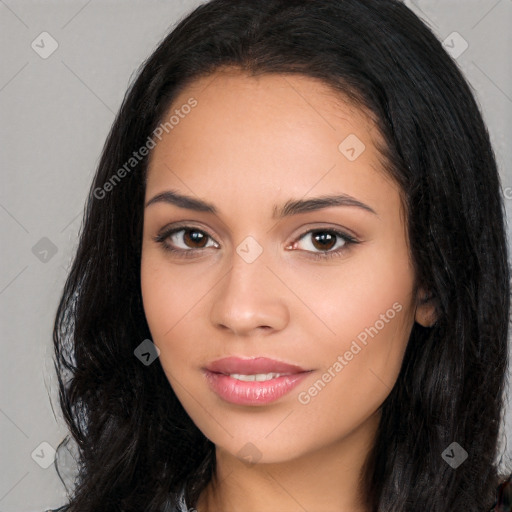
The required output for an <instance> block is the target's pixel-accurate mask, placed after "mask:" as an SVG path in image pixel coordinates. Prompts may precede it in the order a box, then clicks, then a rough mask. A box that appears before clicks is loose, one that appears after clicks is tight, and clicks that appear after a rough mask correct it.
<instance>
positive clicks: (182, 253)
mask: <svg viewBox="0 0 512 512" xmlns="http://www.w3.org/2000/svg"><path fill="white" fill-rule="evenodd" d="M180 231H195V232H199V233H202V234H203V235H206V236H207V237H208V238H210V239H211V240H213V237H211V236H210V235H209V234H208V233H206V232H205V231H203V230H202V229H198V228H194V227H193V226H180V227H177V228H172V229H170V230H167V231H164V232H163V233H160V234H158V235H156V236H155V237H153V240H154V241H155V242H157V243H159V244H161V246H162V248H163V249H164V250H165V251H167V252H170V253H173V254H174V255H176V256H177V257H179V258H193V257H194V256H195V254H196V252H200V251H202V250H203V249H207V247H205V248H203V249H188V250H187V249H174V248H173V247H171V246H170V245H169V244H168V242H167V239H168V238H169V237H171V236H172V235H174V234H176V233H179V232H180ZM310 233H329V234H334V235H336V236H337V237H339V238H341V239H342V240H343V241H344V242H345V243H344V244H343V246H341V247H340V248H338V249H336V250H335V251H323V252H317V253H315V252H312V251H305V252H307V253H310V255H311V257H312V258H313V259H317V260H327V259H330V258H335V257H339V256H342V254H343V253H344V252H345V251H346V250H347V249H349V247H350V245H353V244H354V245H355V244H359V243H360V241H359V240H357V239H356V238H354V237H353V236H350V235H348V234H347V233H344V232H342V231H338V230H337V229H328V228H325V229H322V228H316V229H310V230H309V231H305V232H304V233H302V234H301V235H300V236H299V237H298V238H297V239H296V241H294V242H293V243H292V246H293V245H294V244H295V243H296V242H298V241H300V240H302V239H303V238H304V237H305V236H306V235H308V234H310Z"/></svg>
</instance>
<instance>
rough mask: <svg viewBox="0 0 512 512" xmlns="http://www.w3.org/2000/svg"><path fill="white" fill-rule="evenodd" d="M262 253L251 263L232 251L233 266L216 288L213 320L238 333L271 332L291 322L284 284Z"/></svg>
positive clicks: (219, 327) (212, 312)
mask: <svg viewBox="0 0 512 512" xmlns="http://www.w3.org/2000/svg"><path fill="white" fill-rule="evenodd" d="M264 254H265V253H263V254H261V255H260V256H259V257H258V258H257V259H256V260H254V261H252V262H248V261H246V260H245V259H244V258H242V257H241V256H240V255H239V254H238V253H237V252H233V257H232V267H231V269H230V271H229V272H228V273H227V274H226V275H225V276H224V277H223V278H222V280H221V282H220V283H219V284H218V285H217V286H216V287H215V290H216V294H215V295H214V296H213V303H212V309H211V321H212V324H213V325H214V326H215V328H217V329H221V330H225V331H226V330H229V331H230V332H231V333H232V334H235V335H237V336H250V335H254V334H270V333H272V332H274V331H279V330H281V329H284V328H285V326H286V325H287V324H288V322H289V308H288V306H287V303H286V300H287V299H286V293H285V287H284V286H283V284H282V283H281V282H280V281H279V279H278V278H277V277H276V275H275V274H276V271H275V269H272V270H271V269H270V268H269V266H268V261H266V258H265V257H264Z"/></svg>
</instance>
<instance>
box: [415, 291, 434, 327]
mask: <svg viewBox="0 0 512 512" xmlns="http://www.w3.org/2000/svg"><path fill="white" fill-rule="evenodd" d="M414 319H415V321H416V322H418V323H419V324H420V325H422V326H423V327H432V326H433V325H434V324H435V323H436V321H437V313H436V305H435V299H434V298H433V297H432V295H431V294H428V293H427V292H426V291H425V290H424V289H423V288H420V290H419V292H418V301H417V304H416V313H415V317H414Z"/></svg>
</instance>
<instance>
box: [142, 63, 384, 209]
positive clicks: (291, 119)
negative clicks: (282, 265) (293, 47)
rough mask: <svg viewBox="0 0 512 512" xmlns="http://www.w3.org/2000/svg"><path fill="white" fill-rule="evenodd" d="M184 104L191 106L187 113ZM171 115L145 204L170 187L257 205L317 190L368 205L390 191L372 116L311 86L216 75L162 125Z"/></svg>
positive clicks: (193, 89)
mask: <svg viewBox="0 0 512 512" xmlns="http://www.w3.org/2000/svg"><path fill="white" fill-rule="evenodd" d="M191 98H192V99H193V100H194V101H195V102H196V105H195V106H194V107H193V108H192V109H190V108H184V107H183V106H184V105H187V104H190V100H191ZM172 115H174V118H175V123H173V125H172V129H169V130H168V132H167V131H165V132H164V133H163V136H162V137H161V140H160V141H157V144H156V147H155V148H154V149H153V151H152V154H151V160H150V164H149V169H148V182H147V195H150V194H151V193H155V192H159V191H160V190H161V189H162V188H164V187H166V186H168V187H171V186H172V187H173V188H178V189H181V190H182V191H183V192H185V193H187V191H186V189H187V188H189V189H191V190H189V191H188V192H190V191H192V192H193V193H195V194H196V195H200V196H203V197H204V196H208V195H213V194H215V193H216V191H218V194H217V195H218V196H219V197H222V193H223V191H226V190H228V189H229V190H230V191H232V190H233V187H235V188H236V190H237V193H238V195H239V198H240V199H241V200H242V199H245V200H246V201H251V200H252V201H254V200H255V199H256V198H257V196H267V195H268V194H275V192H276V191H280V190H285V189H286V191H287V192H288V194H287V195H288V196H290V195H292V196H297V197H302V196H304V195H305V194H307V193H308V191H313V189H315V191H317V192H321V193H325V192H326V191H332V192H346V193H349V194H351V193H352V195H354V192H357V193H358V194H359V195H361V193H363V195H366V196H367V199H368V200H369V201H370V200H371V196H372V189H375V187H376V186H377V187H378V186H379V184H380V183H387V184H388V185H387V186H389V185H390V183H389V182H390V179H389V177H388V176H387V175H386V173H385V172H384V170H383V166H382V164H381V162H382V156H381V155H380V153H379V152H378V150H377V148H376V147H375V142H377V141H378V142H379V143H382V139H381V137H380V134H379V133H378V130H377V128H376V126H375V125H374V123H373V122H372V121H371V119H370V117H369V115H367V113H366V112H365V111H363V110H361V109H359V108H358V107H356V106H354V105H352V104H351V103H349V102H348V101H347V100H346V99H345V98H344V97H343V96H342V95H341V94H340V93H338V92H335V91H334V90H332V89H331V88H330V87H329V86H327V85H325V84H324V83H323V82H321V81H319V80H317V79H314V78H310V77H305V76H300V75H282V74H264V75H259V76H249V75H247V74H245V73H242V72H240V71H236V70H231V69H228V70H222V71H219V72H216V73H214V74H213V75H209V76H207V77H202V78H200V79H198V80H196V81H194V82H192V83H191V84H189V85H188V86H187V87H185V88H184V89H183V90H182V91H181V93H180V94H179V95H178V96H177V97H176V98H175V100H174V101H173V103H172V105H171V107H170V108H169V110H168V112H167V114H166V116H164V119H163V120H162V121H163V122H165V121H166V120H168V119H169V118H170V117H171V116H172ZM176 121H177V122H176ZM206 184H208V185H207V186H206ZM227 185H229V187H228V188H226V187H227ZM356 185H357V186H356ZM184 186H185V188H184ZM334 189H336V190H334ZM364 189H366V190H364ZM373 195H375V193H374V194H373Z"/></svg>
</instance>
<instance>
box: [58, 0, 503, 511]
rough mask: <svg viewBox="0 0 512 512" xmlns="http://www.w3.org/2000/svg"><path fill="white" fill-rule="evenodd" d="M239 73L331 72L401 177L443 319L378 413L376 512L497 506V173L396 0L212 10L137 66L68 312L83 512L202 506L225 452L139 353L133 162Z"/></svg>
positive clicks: (372, 477)
mask: <svg viewBox="0 0 512 512" xmlns="http://www.w3.org/2000/svg"><path fill="white" fill-rule="evenodd" d="M226 66H229V67H231V66H232V67H236V68H239V69H241V70H243V71H245V72H246V73H248V74H252V75H257V74H262V73H295V74H302V75H306V76H309V77H313V78H318V79H320V80H322V81H323V82H324V83H325V84H328V85H329V86H331V87H332V88H333V89H334V90H336V91H337V92H339V94H340V95H341V96H343V97H345V98H348V99H349V100H350V101H351V102H352V103H353V104H354V105H356V106H358V107H360V108H362V109H365V111H366V112H368V113H370V115H371V116H372V118H373V119H374V120H375V123H376V125H377V127H378V128H379V130H380V132H381V134H382V136H383V139H384V141H385V147H382V148H380V151H381V153H382V162H383V167H384V169H385V172H386V173H388V174H389V176H391V177H392V179H394V180H395V181H396V182H397V183H398V184H399V185H400V190H401V192H402V196H403V201H404V205H405V206H406V210H407V212H406V216H407V219H406V220H407V229H408V241H409V244H410V250H411V255H412V259H413V264H414V267H415V271H416V276H417V282H418V284H419V285H422V286H424V287H425V289H427V290H428V291H429V293H430V296H431V298H430V300H432V301H433V303H434V304H435V305H436V313H437V322H436V323H435V324H434V325H433V326H432V327H430V328H426V327H422V326H421V325H419V324H417V323H416V324H414V326H413V329H412V332H411V336H410V339H409V342H408V345H407V349H406V353H405V357H404V360H403V365H402V368H401V372H400V375H399V377H398V380H397V382H396V384H395V386H394V388H393V389H392V391H391V393H390V394H389V396H388V398H387V399H386V400H385V402H384V404H383V405H382V419H381V422H380V426H379V429H378V433H377V438H376V443H375V446H374V448H373V450H372V452H371V454H370V457H369V458H368V459H367V464H366V466H365V473H364V474H365V476H364V479H363V482H362V484H363V485H364V488H365V491H366V496H367V500H368V505H369V507H370V508H371V509H372V510H375V511H377V510H378V511H380V512H405V511H418V510H425V511H429V512H447V511H452V510H464V511H467V512H471V511H475V512H477V511H478V512H482V511H486V510H488V509H489V508H490V506H491V505H492V504H493V501H494V497H495V494H494V492H495V488H496V486H497V485H498V484H499V481H500V478H501V477H502V475H499V466H498V464H499V462H498V461H497V460H496V459H497V456H498V455H499V454H498V450H499V448H498V444H499V434H500V423H501V421H502V413H503V409H504V398H505V397H504V395H505V393H504V390H505V384H506V382H505V372H506V368H507V362H508V360H507V357H508V351H507V334H508V322H509V305H510V297H509V281H510V270H509V266H508V254H507V246H506V233H505V226H504V206H503V201H502V194H501V188H500V181H499V175H498V172H497V168H496V162H495V157H494V154H493V151H492V148H491V144H490V141H489V135H488V132H487V130H486V127H485V125H484V122H483V120H482V116H481V113H480V111H479V108H478V106H477V104H476V102H475V100H474V97H473V95H472V92H471V89H470V87H469V86H468V84H467V82H466V81H465V79H464V78H463V76H462V74H461V72H460V71H459V69H458V67H457V65H456V64H455V63H454V61H453V60H452V58H451V57H449V55H448V54H447V53H446V52H445V51H444V49H443V47H442V44H441V43H440V42H439V41H438V39H437V38H436V37H435V36H434V35H433V34H432V32H431V31H430V30H429V29H428V28H427V27H426V26H425V25H424V24H423V23H422V22H421V21H420V20H419V19H418V18H417V17H416V15H415V14H414V13H413V12H411V11H410V10H409V9H408V8H407V7H406V6H405V5H403V4H402V3H401V2H400V1H398V0H322V1H321V2H320V1H315V0H265V1H261V0H213V1H210V2H208V3H205V4H203V5H201V6H199V7H198V8H197V9H195V10H194V11H193V12H192V13H191V14H189V15H188V16H187V17H185V18H184V19H183V20H181V21H180V22H179V23H178V24H177V26H176V27H175V28H174V29H173V30H172V32H171V33H170V34H169V35H168V36H167V37H166V38H165V39H164V40H163V41H162V43H161V44H160V45H159V46H158V48H157V49H156V50H155V51H154V52H153V54H152V55H151V56H150V57H149V59H148V60H147V61H146V62H145V63H144V64H143V66H142V67H141V69H140V71H139V73H138V75H137V78H136V79H135V80H134V82H133V83H132V85H131V86H130V89H129V91H128V92H127V94H126V96H125V98H124V101H123V104H122V106H121V108H120V111H119V113H118V115H117V117H116V119H115V121H114V124H113V126H112V129H111V131H110V134H109V136H108V139H107V141H106V143H105V146H104V149H103V152H102V156H101V160H100V162H99V166H98V169H97V173H96V176H95V178H94V183H93V184H92V187H91V190H90V194H89V197H88V201H87V205H86V209H85V213H84V219H83V224H82V229H81V233H80V240H79V246H78V249H77V253H76V257H75V259H74V262H73V264H72V267H71V270H70V273H69V277H68V279H67V282H66V284H65V288H64V291H63V296H62V299H61V301H60V304H59V307H58V311H57V315H56V320H55V327H54V345H55V367H56V371H57V375H58V382H59V398H60V404H61V408H62V410H63V414H64V417H65V420H66V422H67V423H68V425H69V428H70V433H71V435H72V437H73V438H74V440H75V441H76V444H77V446H78V450H79V461H78V462H79V474H78V478H77V481H76V486H75V488H74V491H73V495H72V496H70V504H69V508H68V510H69V511H70V512H75V511H80V512H89V511H90V512H97V511H98V510H103V511H107V510H123V511H137V512H141V511H157V510H163V508H164V504H166V503H167V504H170V505H171V506H172V505H174V506H175V500H176V496H177V495H178V494H179V492H180V490H181V489H182V488H185V489H186V497H187V504H188V506H195V504H196V500H197V498H198V496H199V494H200V493H201V491H202V490H203V489H204V487H205V486H206V484H207V483H208V481H209V480H210V479H211V477H212V475H213V472H214V470H215V450H214V448H215V447H214V445H213V444H212V442H211V441H209V440H208V439H206V438H205V436H204V435H203V434H202V433H201V432H200V431H199V429H198V428H197V427H196V426H195V425H194V423H193V422H192V420H191V419H190V418H189V416H188V415H187V413H186V412H185V411H184V409H183V408H182V406H181V404H180V402H179V401H178V399H177V398H176V396H175V394H174V393H173V391H172V388H171V387H170V385H169V382H168V380H167V379H166V377H165V375H164V372H163V370H162V368H161V366H160V364H151V365H149V366H146V365H144V364H141V361H140V360H139V359H138V358H137V357H135V356H134V350H135V349H136V347H137V346H139V345H140V344H141V342H142V341H143V340H145V339H151V335H150V332H149V328H148V325H147V322H146V319H145V315H144V311H143V307H142V300H141V290H140V259H141V234H142V219H143V217H142V216H143V202H144V193H145V173H146V169H147V157H144V158H141V159H140V161H137V162H136V164H134V163H133V162H131V164H130V165H132V164H133V166H132V167H127V166H126V162H129V161H130V158H132V156H133V152H134V151H136V150H137V149H138V148H140V147H142V146H144V145H145V144H147V141H148V137H150V136H151V135H152V134H153V132H154V130H155V129H156V128H157V127H158V125H159V124H160V123H161V122H162V120H163V118H164V115H165V114H166V113H167V111H168V109H169V107H170V105H171V104H172V102H173V99H174V98H176V95H177V94H178V92H181V91H182V90H183V89H184V88H185V87H186V85H187V84H189V83H190V82H191V81H193V80H194V79H196V78H198V77H204V76H207V75H209V74H211V73H213V72H215V71H216V70H218V69H220V68H221V67H226ZM123 166H124V169H125V172H124V173H119V172H118V170H119V169H121V168H123ZM114 175H117V178H116V180H114V179H113V178H115V176H114ZM121 175H122V177H121V179H118V178H119V177H120V176H121ZM109 184H110V185H109ZM453 442H456V443H458V445H460V446H461V447H462V448H463V449H464V450H465V451H466V452H467V453H468V459H467V460H466V461H465V462H464V463H462V464H461V465H460V466H459V467H457V468H456V469H454V468H453V467H451V466H450V465H449V464H448V463H447V462H446V461H445V457H443V453H444V452H445V450H446V449H447V448H448V447H449V446H450V445H451V444H452V443H453Z"/></svg>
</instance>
